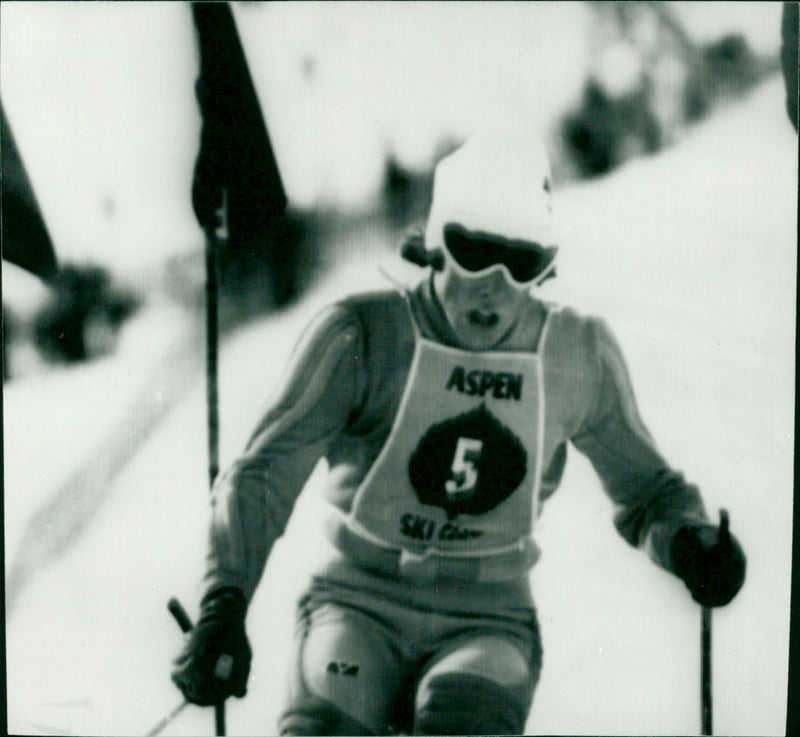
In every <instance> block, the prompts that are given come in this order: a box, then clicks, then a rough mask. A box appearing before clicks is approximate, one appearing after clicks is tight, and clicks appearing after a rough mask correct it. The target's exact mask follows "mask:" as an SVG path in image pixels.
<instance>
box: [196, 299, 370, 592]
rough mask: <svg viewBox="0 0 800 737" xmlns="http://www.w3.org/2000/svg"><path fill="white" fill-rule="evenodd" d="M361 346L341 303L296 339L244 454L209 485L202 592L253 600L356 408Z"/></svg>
mask: <svg viewBox="0 0 800 737" xmlns="http://www.w3.org/2000/svg"><path fill="white" fill-rule="evenodd" d="M360 342H361V333H360V329H359V327H358V324H357V322H356V321H355V319H354V318H353V317H352V316H351V315H350V313H349V312H348V310H347V309H346V308H344V307H342V306H336V307H331V308H329V309H328V310H326V311H324V312H323V313H321V314H320V315H319V316H318V317H317V319H316V320H315V321H314V322H313V323H312V324H311V326H310V327H309V328H308V329H307V330H306V332H305V334H304V335H303V336H302V337H301V339H300V341H299V343H298V345H297V347H296V348H295V351H294V353H293V356H292V359H291V360H290V364H289V367H288V369H287V371H286V373H285V376H284V379H283V382H282V385H281V387H280V389H279V391H278V392H277V394H276V395H275V397H274V399H273V401H272V402H271V403H270V405H269V407H268V409H267V411H266V413H265V414H264V415H263V417H262V419H261V421H260V422H259V423H258V425H257V427H256V429H255V430H254V432H253V434H252V436H251V438H250V440H249V442H248V444H247V446H246V448H245V451H244V452H243V453H242V455H241V456H239V457H238V458H237V459H236V460H235V461H234V462H233V463H232V464H231V466H230V467H229V468H227V469H226V470H225V472H224V473H223V474H221V475H220V476H219V477H218V480H217V482H216V483H215V484H214V488H213V490H212V494H211V521H210V534H209V541H208V548H207V557H206V573H205V576H204V580H203V589H204V593H205V594H206V595H207V594H209V593H211V592H212V591H214V590H215V589H218V588H222V587H226V586H234V587H237V588H239V589H241V590H242V591H243V592H244V594H245V598H246V599H247V601H248V602H249V601H250V599H251V598H252V596H253V593H254V591H255V588H256V586H257V584H258V581H259V580H260V578H261V575H262V573H263V571H264V567H265V565H266V561H267V557H268V555H269V552H270V550H271V548H272V545H273V544H274V542H275V540H276V539H277V538H278V537H280V536H281V535H282V534H283V532H284V529H285V527H286V524H287V522H288V520H289V516H290V514H291V512H292V509H293V507H294V503H295V501H296V499H297V497H298V496H299V494H300V492H301V491H302V489H303V486H304V485H305V483H306V481H307V480H308V478H309V476H310V475H311V472H312V471H313V470H314V467H315V466H316V464H317V462H318V461H319V459H320V458H321V457H322V456H324V455H325V452H326V450H327V446H328V443H329V441H330V439H331V438H333V437H335V436H336V435H337V434H338V433H340V432H341V431H342V430H343V429H344V428H345V427H346V426H347V424H348V422H349V421H350V418H351V414H352V413H353V412H354V411H355V409H356V407H357V406H358V404H359V396H360V395H361V393H362V392H363V382H362V380H361V366H360V363H359V358H358V357H359V355H361V349H360V347H359V346H360Z"/></svg>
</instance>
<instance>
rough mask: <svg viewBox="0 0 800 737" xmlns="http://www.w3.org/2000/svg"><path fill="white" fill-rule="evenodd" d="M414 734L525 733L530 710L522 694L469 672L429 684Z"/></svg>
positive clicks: (422, 696)
mask: <svg viewBox="0 0 800 737" xmlns="http://www.w3.org/2000/svg"><path fill="white" fill-rule="evenodd" d="M415 711H416V713H415V720H414V734H420V735H434V734H436V735H450V734H465V735H466V734H482V735H487V734H495V735H500V734H522V733H523V731H524V729H525V720H526V717H527V714H526V712H527V710H526V708H525V706H524V705H523V704H522V702H521V701H520V699H519V697H518V695H516V694H514V693H513V692H512V690H509V689H508V688H504V687H503V686H501V685H500V684H498V683H495V682H494V681H490V680H488V679H487V678H481V677H480V676H475V675H471V674H468V673H445V674H442V675H439V676H435V677H433V678H431V679H430V681H428V682H427V683H426V684H425V686H424V688H423V690H422V691H421V693H420V694H419V695H418V697H417V707H416V710H415Z"/></svg>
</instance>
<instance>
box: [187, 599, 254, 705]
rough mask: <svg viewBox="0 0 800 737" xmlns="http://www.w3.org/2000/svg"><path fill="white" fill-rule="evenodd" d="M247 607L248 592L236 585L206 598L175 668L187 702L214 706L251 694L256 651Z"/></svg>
mask: <svg viewBox="0 0 800 737" xmlns="http://www.w3.org/2000/svg"><path fill="white" fill-rule="evenodd" d="M246 610H247V605H246V602H245V598H244V594H243V593H242V592H241V591H240V590H239V589H236V588H224V589H218V590H217V591H214V592H213V593H211V594H209V595H207V596H205V597H204V598H203V601H202V603H201V605H200V618H199V620H198V622H197V624H196V625H195V626H194V628H193V629H192V630H191V632H189V634H188V635H187V636H186V641H185V642H184V646H183V650H182V651H181V653H180V654H179V655H178V657H177V658H175V660H174V665H175V668H174V670H173V671H172V680H173V681H174V682H175V685H176V686H177V687H178V688H179V689H180V690H181V691H182V692H183V695H184V697H185V698H186V700H187V701H189V702H191V703H192V704H198V705H200V706H211V705H212V704H217V703H219V702H220V701H223V700H224V699H226V698H228V696H238V697H239V698H241V697H242V696H244V695H245V694H246V693H247V677H248V675H249V674H250V660H251V659H252V651H251V650H250V643H249V642H248V641H247V634H246V633H245V629H244V616H245V612H246ZM224 656H228V657H227V658H226V657H224Z"/></svg>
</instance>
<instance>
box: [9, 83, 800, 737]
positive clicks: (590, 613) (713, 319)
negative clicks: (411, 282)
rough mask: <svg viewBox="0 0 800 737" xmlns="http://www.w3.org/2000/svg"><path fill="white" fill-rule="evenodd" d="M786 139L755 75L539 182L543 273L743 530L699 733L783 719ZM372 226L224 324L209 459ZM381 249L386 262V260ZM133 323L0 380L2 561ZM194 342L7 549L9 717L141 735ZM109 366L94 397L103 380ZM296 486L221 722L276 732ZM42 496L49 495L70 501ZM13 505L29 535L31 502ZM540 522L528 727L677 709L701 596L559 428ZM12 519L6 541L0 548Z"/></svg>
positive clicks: (94, 432) (156, 702)
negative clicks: (60, 365) (618, 165)
mask: <svg viewBox="0 0 800 737" xmlns="http://www.w3.org/2000/svg"><path fill="white" fill-rule="evenodd" d="M796 157H797V138H796V135H795V133H794V131H793V130H792V129H791V127H790V126H789V123H788V121H787V120H786V116H785V112H784V108H783V91H782V87H781V85H780V83H779V82H778V81H777V80H776V81H774V82H771V83H769V84H767V85H765V86H763V87H762V88H760V89H759V90H757V91H755V92H754V93H753V94H752V95H751V96H750V97H749V98H748V99H747V100H745V101H743V102H741V103H739V104H737V105H735V106H732V107H730V108H728V109H727V110H725V111H723V112H721V113H720V114H718V116H717V117H715V119H713V120H712V121H710V122H708V123H706V124H705V125H703V126H702V127H698V128H697V129H695V130H694V131H692V132H691V133H690V135H688V136H687V137H686V139H685V140H684V141H682V142H681V143H680V144H679V145H678V146H676V147H675V148H674V149H672V150H670V151H668V152H665V153H663V154H662V155H660V156H658V157H653V158H650V159H644V160H640V161H638V162H635V163H632V164H631V165H629V166H627V167H625V168H624V169H622V170H620V171H618V172H616V173H615V174H613V175H611V176H608V177H606V178H604V179H601V180H597V181H595V182H591V183H587V184H583V185H580V186H574V187H572V188H570V189H566V190H562V191H560V192H558V193H557V200H556V206H557V208H558V216H559V222H560V223H561V228H562V231H563V232H562V243H563V244H564V245H563V248H562V260H561V264H560V270H559V273H560V277H559V279H557V280H555V281H554V282H551V283H549V284H548V285H546V286H545V287H544V288H543V290H544V294H545V295H546V296H547V297H548V298H552V299H556V300H563V301H567V302H570V303H573V304H575V305H577V306H578V307H579V308H580V309H582V310H584V311H586V312H598V313H600V314H602V315H603V316H604V317H606V318H607V319H608V321H609V322H610V324H611V325H612V327H613V328H614V330H615V332H616V334H617V336H618V338H619V340H620V342H621V343H622V346H623V349H624V350H625V352H626V355H627V357H628V360H629V364H630V369H631V373H632V375H633V380H634V385H635V387H636V389H637V394H638V397H639V403H640V406H641V408H642V412H643V415H644V417H645V420H646V422H647V423H648V426H649V427H650V429H651V431H652V432H653V434H654V435H655V437H656V438H657V440H658V442H659V445H660V447H661V449H662V451H663V452H664V454H665V455H666V456H667V457H668V458H669V459H670V460H671V461H672V462H673V464H674V465H676V466H678V467H679V468H681V469H683V470H684V471H685V472H686V474H687V475H688V476H689V477H690V478H691V479H693V480H695V481H696V482H698V483H699V484H700V485H701V488H702V489H703V493H704V496H705V498H706V500H707V504H708V507H709V510H710V511H711V512H712V513H715V512H716V510H717V509H718V508H719V507H721V506H725V507H726V508H727V509H728V510H729V511H730V515H731V520H732V528H733V530H734V532H735V533H736V534H737V536H739V538H740V539H741V541H742V543H743V545H744V547H745V549H746V551H747V553H748V559H749V568H748V573H749V577H748V582H747V584H746V586H745V588H744V590H743V591H742V593H741V595H740V596H739V597H738V598H737V599H736V600H735V602H734V603H733V604H732V605H731V606H729V607H727V608H725V609H723V610H720V611H718V612H716V613H715V615H714V679H715V680H714V697H715V715H714V716H715V729H716V732H717V733H718V734H728V735H734V734H735V735H745V734H746V735H762V734H763V735H766V734H777V733H782V732H783V729H784V724H785V708H786V675H787V656H788V632H789V630H788V621H789V620H788V616H789V592H790V561H791V512H792V462H793V448H794V437H793V428H794V421H793V407H794V401H793V400H794V333H795V319H794V318H795V309H794V306H795V274H796V242H795V238H796V203H797V189H796V187H797V181H796V160H797V159H796ZM347 250H348V251H349V252H350V253H356V252H359V251H361V252H366V251H367V250H369V249H366V248H362V247H361V245H360V244H350V247H349V248H348V249H347ZM374 250H375V249H372V252H371V255H369V256H365V257H364V259H363V261H364V263H362V264H360V265H359V266H354V267H349V268H348V269H347V270H345V271H342V272H339V273H336V274H334V275H332V276H331V278H330V280H329V281H328V283H327V284H326V285H325V286H323V287H322V288H320V289H319V290H318V291H317V292H316V293H315V294H314V296H313V297H311V298H309V299H307V300H306V301H305V302H303V303H302V304H301V305H299V306H297V307H296V308H294V309H293V310H291V311H289V312H287V313H285V314H283V315H280V316H275V317H271V318H269V319H266V320H264V321H262V322H260V323H258V324H255V325H253V326H251V327H249V328H247V329H245V330H242V331H241V332H239V333H238V334H237V335H235V336H234V337H232V338H231V339H230V340H229V341H228V342H227V343H226V344H225V345H224V346H223V348H222V351H221V366H220V372H221V375H220V392H221V402H222V458H223V461H227V460H230V459H231V458H232V457H233V455H234V453H235V452H236V450H237V449H238V448H240V447H241V444H242V443H243V441H244V439H245V438H246V436H247V433H248V432H249V429H250V427H251V426H252V424H253V423H254V422H255V420H256V418H257V417H258V413H259V410H260V408H261V407H262V406H263V404H264V402H266V400H267V399H268V397H269V394H270V391H271V389H272V387H274V385H275V383H276V382H277V381H278V379H279V376H280V373H281V370H282V366H283V363H284V361H285V359H286V357H287V355H288V353H289V351H290V350H291V346H292V345H293V343H294V341H295V339H296V336H297V334H298V333H299V331H300V330H301V329H302V327H303V326H304V324H305V323H306V322H307V320H308V319H309V317H310V316H311V315H312V314H313V313H314V312H315V311H316V309H317V308H318V307H319V305H321V304H323V303H325V302H327V301H329V300H330V299H331V298H332V297H333V296H334V295H336V294H344V293H346V292H347V291H350V290H352V289H353V288H354V285H356V284H357V285H358V287H359V288H362V287H363V288H365V289H366V288H373V287H375V286H379V285H382V284H385V283H386V280H385V279H384V278H383V277H382V276H381V275H380V273H379V271H378V269H377V268H376V263H377V261H379V260H380V259H379V258H377V257H376V256H375V255H374ZM378 250H380V249H378ZM388 268H389V270H390V271H392V272H393V273H398V274H403V275H405V274H407V273H409V267H406V266H404V265H401V264H399V263H396V262H394V260H390V265H389V266H388ZM158 325H159V331H162V332H163V334H164V335H167V336H169V339H170V340H171V341H173V342H174V343H177V344H181V343H185V342H186V341H189V342H191V341H196V340H197V338H196V336H195V334H193V332H192V331H193V330H194V327H193V326H192V325H188V324H186V323H185V321H183V319H182V318H179V317H177V316H174V315H173V316H171V317H170V316H168V315H167V314H165V313H161V314H160V318H159V321H158ZM132 340H134V339H132ZM148 340H149V338H148V336H147V335H146V334H140V335H139V336H138V338H136V339H135V341H136V347H135V349H134V348H131V350H128V351H124V350H123V351H122V352H121V353H120V354H119V356H118V358H117V363H116V364H113V365H112V364H106V365H105V369H104V372H105V373H103V371H98V370H92V369H87V370H86V371H85V372H80V373H79V372H78V371H77V370H76V371H74V372H72V373H71V374H70V375H69V376H66V375H64V376H62V378H61V379H60V380H58V381H61V382H62V387H63V391H62V390H61V389H59V388H57V387H51V388H49V389H47V392H48V393H47V395H46V396H47V398H48V400H47V401H44V400H38V401H37V399H36V397H37V396H42V395H41V392H42V391H43V388H42V385H40V384H37V383H35V382H33V381H31V382H29V383H23V384H21V385H19V386H17V387H15V386H14V384H11V385H9V387H8V388H7V389H6V397H5V401H6V404H7V408H4V422H5V428H4V429H5V438H6V449H5V457H6V461H5V462H6V482H7V483H6V518H5V524H6V540H7V549H6V567H7V568H6V572H7V575H8V573H9V571H10V570H12V569H13V568H14V567H15V566H16V565H19V561H24V560H25V559H26V557H27V556H28V551H29V550H31V549H33V548H36V547H37V546H40V545H41V541H40V540H38V538H37V537H36V536H34V537H33V538H32V537H31V532H30V531H31V529H32V528H31V520H32V519H36V515H35V512H36V510H37V509H39V508H41V506H42V505H49V506H46V508H47V509H52V508H53V505H52V500H53V499H54V498H55V497H56V496H57V494H58V490H59V488H62V489H63V487H64V485H65V484H66V483H67V482H68V481H69V477H70V473H71V472H72V470H74V468H75V467H76V465H77V466H79V465H80V464H81V463H84V465H85V463H86V462H87V461H88V460H90V459H92V458H97V454H98V453H104V452H107V446H106V445H105V443H106V442H107V434H108V431H109V427H111V426H113V423H114V422H118V423H119V422H123V421H124V418H126V417H130V415H126V414H125V412H123V411H122V410H120V407H121V406H123V405H125V406H128V403H129V402H131V401H134V400H136V399H137V397H140V395H141V392H142V386H143V383H142V381H143V377H148V378H147V379H146V381H153V380H154V379H153V377H154V376H159V375H161V374H159V373H155V374H153V373H150V372H154V371H155V372H159V371H160V372H163V371H167V372H168V373H169V372H170V369H169V368H168V367H165V364H164V361H163V357H164V356H166V355H168V349H167V348H163V349H162V350H152V349H151V346H150V345H149V343H148ZM167 342H168V341H167ZM192 360H193V359H190V358H187V359H186V361H187V364H186V365H187V366H188V368H187V369H186V371H185V372H182V371H183V370H181V371H178V369H175V372H177V374H179V376H180V377H182V379H181V380H182V382H183V385H184V388H185V394H184V395H183V398H182V399H181V400H180V401H176V403H175V404H174V405H173V406H172V408H171V409H169V410H168V411H164V412H163V413H156V414H155V415H154V416H153V418H152V419H151V421H149V422H148V423H147V424H148V426H147V427H146V428H144V429H143V430H142V432H141V433H140V434H139V435H137V448H138V449H137V452H136V453H135V454H133V456H132V457H131V458H129V459H125V463H124V465H123V466H122V470H121V472H119V473H118V474H116V475H115V476H113V477H112V476H111V475H109V477H108V478H107V479H106V481H107V482H108V484H110V485H109V486H108V488H105V489H103V492H104V493H102V494H98V495H97V496H96V497H93V498H92V500H90V501H91V508H92V510H93V514H92V515H91V516H88V517H87V518H86V519H85V520H84V521H83V523H82V524H81V525H79V526H78V527H76V528H75V529H76V533H75V537H74V539H72V540H71V541H69V544H67V543H65V544H64V545H62V546H61V547H59V548H58V549H57V550H56V551H55V553H54V554H53V555H52V556H51V558H49V559H48V558H46V557H45V558H43V560H45V561H46V562H47V564H46V565H43V566H42V567H41V569H40V570H39V571H38V573H36V575H34V572H33V571H30V570H29V571H28V572H27V574H28V578H27V579H25V580H26V582H27V583H26V585H21V586H20V587H19V589H18V591H17V594H16V595H15V596H14V598H13V600H12V601H10V602H9V604H10V606H9V612H8V621H7V629H6V636H7V665H8V720H9V730H10V731H11V732H12V733H22V734H91V735H95V734H97V735H128V734H144V733H145V732H146V731H147V730H148V729H149V728H150V727H151V726H152V725H153V724H155V722H157V721H158V719H159V718H160V717H161V716H162V715H163V714H164V713H166V712H167V711H168V710H169V709H170V708H171V707H172V706H173V705H175V704H177V703H178V702H179V700H180V698H179V694H178V692H177V691H176V690H175V689H174V688H173V687H172V686H171V684H170V683H169V677H168V673H169V661H170V658H171V657H172V655H173V654H174V653H175V651H176V649H177V648H178V646H179V643H180V634H179V632H178V629H177V627H176V625H175V623H174V622H173V621H172V620H171V617H170V616H169V615H168V613H167V611H166V607H165V603H166V601H167V599H168V597H169V596H171V595H177V596H178V597H179V598H180V599H181V600H182V601H184V603H185V604H186V605H187V608H189V610H190V613H191V614H192V615H195V614H196V591H195V590H194V582H195V581H196V580H197V579H198V577H199V574H200V570H201V564H202V550H203V542H204V535H205V530H204V524H205V516H206V502H207V497H206V493H205V492H204V488H205V486H206V467H205V464H206V461H205V457H206V456H205V452H206V448H205V444H206V437H205V429H204V427H205V424H204V423H205V415H204V412H205V408H204V390H203V386H202V380H201V374H202V369H201V365H200V364H199V363H195V364H192V363H191V361H192ZM173 368H174V366H173ZM170 375H174V374H172V373H171V374H170ZM100 376H106V377H107V378H106V379H105V382H106V383H103V382H102V381H101V380H100V379H99V377H100ZM189 376H191V377H193V378H192V379H191V381H190V380H189V379H188V378H187V377H189ZM53 381H57V380H56V379H53ZM110 386H116V389H117V396H113V395H112V396H111V397H110V398H109V394H108V388H109V387H110ZM175 396H176V397H177V396H179V395H178V394H177V393H176V395H175ZM123 400H124V401H123ZM8 408H12V411H8ZM13 408H16V409H13ZM53 415H56V416H55V417H53ZM133 416H135V411H134V415H133ZM65 417H70V418H72V421H71V422H67V421H66V420H65V419H64V418H65ZM114 418H116V419H114ZM120 418H123V419H120ZM64 443H67V444H68V446H67V450H65V449H64ZM72 443H74V445H73V444H72ZM59 448H61V450H59ZM45 451H48V452H50V453H51V455H50V456H49V457H50V459H51V460H46V456H45V455H44V452H45ZM68 451H69V452H68ZM50 476H53V477H54V479H53V480H50ZM101 481H102V479H101ZM57 482H58V483H57ZM95 482H96V483H99V482H98V481H97V480H95ZM59 484H60V486H59ZM313 487H314V482H313V480H312V483H311V484H310V485H309V490H308V491H309V493H308V494H304V496H303V498H302V499H301V501H300V503H299V504H298V508H297V509H296V513H295V515H294V517H293V520H292V524H291V528H290V531H289V532H288V533H287V535H286V536H285V538H284V540H283V541H282V542H281V543H280V544H279V545H278V547H277V548H276V551H275V554H274V556H273V559H272V561H271V564H270V566H269V568H268V571H267V573H266V575H265V579H264V581H263V582H262V585H261V587H260V588H259V591H258V592H257V595H256V598H255V600H254V602H253V605H252V607H251V610H250V615H249V621H248V626H249V631H250V634H251V639H252V642H253V648H254V651H255V660H254V666H253V673H252V677H251V681H250V685H249V695H248V696H247V698H245V699H243V700H241V701H238V700H231V701H229V702H228V704H229V706H228V726H229V733H231V734H242V735H259V734H261V735H263V734H273V733H274V728H275V727H274V725H275V716H276V709H277V703H278V699H279V695H280V692H281V690H282V688H283V681H284V678H283V673H284V669H285V667H286V659H287V657H288V653H289V642H290V636H291V631H292V606H293V599H294V596H295V594H296V593H297V591H298V587H299V585H300V583H301V581H302V575H301V574H302V571H303V569H304V567H305V566H306V565H307V563H308V561H309V560H310V557H311V556H312V555H313V548H314V541H315V539H316V534H317V533H315V532H314V530H313V527H312V525H313V522H314V519H315V517H316V515H317V514H318V507H317V503H316V500H315V499H314V498H313ZM73 492H74V493H75V494H76V497H75V498H76V503H79V502H80V500H81V494H80V490H77V491H75V490H74V489H73ZM59 509H61V508H59ZM62 513H63V516H64V517H69V507H66V508H63V509H62ZM39 519H40V520H41V519H44V520H46V521H48V522H50V523H52V524H56V525H57V521H58V520H57V519H54V518H49V517H47V515H44V516H43V517H42V516H40V517H39ZM33 529H38V530H39V533H40V535H41V536H42V537H43V538H46V537H47V534H48V532H47V529H48V528H47V527H46V525H45V526H40V527H39V528H33ZM539 540H540V543H541V545H542V547H543V549H544V555H543V558H542V560H541V562H540V563H539V564H538V565H537V567H536V569H535V570H534V572H533V574H532V575H533V580H534V584H535V591H536V596H537V600H538V605H539V610H540V620H541V626H542V630H543V636H544V645H545V665H544V672H543V676H542V680H541V683H540V686H539V689H538V691H537V694H536V697H535V700H534V709H533V713H532V716H531V719H530V721H529V723H528V728H527V729H528V732H529V733H532V734H536V733H539V734H560V733H561V734H563V733H567V734H594V735H599V734H651V735H655V734H695V733H698V732H699V728H700V703H699V699H700V696H699V694H700V676H699V662H700V652H699V630H700V615H699V609H698V608H697V607H696V606H695V605H694V604H693V603H692V602H691V600H690V599H689V597H688V595H687V594H686V593H685V591H684V589H683V587H682V584H681V583H680V582H679V581H677V580H676V579H674V578H673V577H671V576H669V575H667V574H665V573H663V572H662V571H660V570H658V569H657V568H655V567H654V566H653V565H651V564H650V562H649V561H648V560H647V559H646V557H645V556H644V555H641V554H638V553H636V552H635V551H633V550H631V549H630V548H629V547H627V546H626V544H625V543H624V541H622V540H621V538H619V537H618V536H617V535H616V533H615V531H614V529H613V526H612V524H611V509H610V505H609V503H608V500H607V499H606V497H605V496H604V494H603V492H602V490H601V488H600V486H599V484H598V482H597V480H596V477H595V476H594V475H593V472H592V470H591V468H590V467H589V465H588V463H587V462H586V461H585V460H584V459H583V458H582V457H580V456H579V455H578V454H577V453H572V454H571V459H570V462H569V464H568V470H567V473H566V476H565V478H564V482H563V485H562V488H561V489H560V491H559V493H558V494H557V495H556V496H555V497H554V498H553V499H552V500H551V501H550V502H549V503H548V505H547V507H546V508H545V511H544V515H543V517H542V519H541V521H540V528H539ZM25 541H27V542H25ZM21 544H24V545H25V546H28V547H24V548H23V550H22V552H21V553H18V545H21ZM212 733H213V718H212V715H211V712H210V711H209V710H203V709H196V708H191V709H187V710H186V711H185V712H184V713H183V714H181V716H180V717H178V718H177V719H176V720H175V721H174V722H173V723H172V724H171V725H170V726H169V727H168V728H167V729H166V730H165V731H164V734H165V735H200V734H212Z"/></svg>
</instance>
